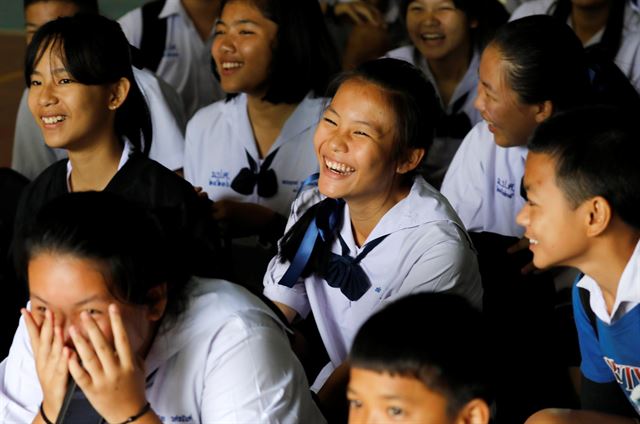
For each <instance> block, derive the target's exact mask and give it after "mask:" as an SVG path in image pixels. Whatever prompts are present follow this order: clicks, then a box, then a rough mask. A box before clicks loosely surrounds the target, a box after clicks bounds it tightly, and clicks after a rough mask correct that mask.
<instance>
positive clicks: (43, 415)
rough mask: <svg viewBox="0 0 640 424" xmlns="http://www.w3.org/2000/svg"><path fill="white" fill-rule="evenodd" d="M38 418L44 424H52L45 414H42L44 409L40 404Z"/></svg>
mask: <svg viewBox="0 0 640 424" xmlns="http://www.w3.org/2000/svg"><path fill="white" fill-rule="evenodd" d="M40 416H41V417H42V419H43V420H44V422H45V423H46V424H53V422H52V421H51V420H50V419H49V417H47V414H45V413H44V408H43V407H42V402H40Z"/></svg>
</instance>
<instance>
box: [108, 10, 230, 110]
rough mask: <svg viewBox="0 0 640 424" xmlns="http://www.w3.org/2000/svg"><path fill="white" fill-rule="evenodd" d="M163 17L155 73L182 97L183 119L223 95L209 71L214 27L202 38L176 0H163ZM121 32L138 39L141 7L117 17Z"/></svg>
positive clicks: (133, 41)
mask: <svg viewBox="0 0 640 424" xmlns="http://www.w3.org/2000/svg"><path fill="white" fill-rule="evenodd" d="M158 17H159V18H166V19H167V37H166V44H165V49H164V53H163V56H162V59H161V60H160V63H159V64H158V69H157V70H156V74H157V75H158V76H159V77H161V78H162V79H164V80H165V81H166V82H167V83H169V84H170V85H171V86H173V87H174V88H175V89H176V91H177V92H178V94H180V96H181V97H182V101H183V103H184V109H185V112H186V116H187V119H189V118H191V117H192V116H193V114H194V113H195V112H196V111H197V110H198V109H200V108H202V107H204V106H207V105H209V104H211V103H213V102H215V101H217V100H220V99H222V98H223V97H224V92H223V91H222V88H221V87H220V83H219V82H218V81H217V80H216V78H215V77H214V76H213V73H212V72H211V44H212V42H213V35H214V32H215V31H214V28H211V33H210V34H209V36H208V37H207V39H206V40H205V41H203V40H202V39H201V38H200V35H199V34H198V31H197V30H196V28H195V26H194V24H193V22H192V21H191V18H190V17H189V15H188V14H187V11H186V10H185V9H184V7H183V6H182V2H181V1H180V0H167V1H166V3H165V5H164V7H163V8H162V10H161V11H160V14H159V15H158ZM118 23H119V24H120V26H121V27H122V31H123V32H124V35H125V36H126V37H127V39H128V40H129V43H131V44H132V45H133V46H135V47H138V48H140V42H141V41H142V32H143V29H142V9H141V8H137V9H134V10H132V11H130V12H128V13H127V14H125V15H124V16H122V17H121V18H120V19H118Z"/></svg>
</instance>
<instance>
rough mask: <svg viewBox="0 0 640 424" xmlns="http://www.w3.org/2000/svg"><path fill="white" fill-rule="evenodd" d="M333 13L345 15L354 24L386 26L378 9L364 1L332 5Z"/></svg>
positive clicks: (338, 15)
mask: <svg viewBox="0 0 640 424" xmlns="http://www.w3.org/2000/svg"><path fill="white" fill-rule="evenodd" d="M333 14H334V15H335V16H336V17H343V16H346V17H348V18H349V19H351V21H353V23H354V24H355V25H373V26H376V27H382V28H384V27H386V23H385V21H384V17H383V16H382V13H381V12H380V10H379V9H378V8H377V7H375V6H374V5H372V4H369V3H367V2H365V1H354V2H350V3H338V4H336V5H335V6H334V7H333Z"/></svg>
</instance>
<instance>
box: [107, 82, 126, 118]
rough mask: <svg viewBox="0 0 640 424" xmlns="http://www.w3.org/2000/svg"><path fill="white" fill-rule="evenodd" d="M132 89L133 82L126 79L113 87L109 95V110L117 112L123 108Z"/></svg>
mask: <svg viewBox="0 0 640 424" xmlns="http://www.w3.org/2000/svg"><path fill="white" fill-rule="evenodd" d="M130 88H131V82H130V81H129V80H128V79H127V78H124V77H122V78H120V79H119V80H118V81H117V82H115V83H113V84H112V85H111V89H110V93H109V110H116V109H118V108H119V107H120V106H122V104H123V103H124V101H125V100H126V99H127V95H128V94H129V89H130Z"/></svg>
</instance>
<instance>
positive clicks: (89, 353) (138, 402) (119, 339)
mask: <svg viewBox="0 0 640 424" xmlns="http://www.w3.org/2000/svg"><path fill="white" fill-rule="evenodd" d="M80 320H81V324H82V327H83V328H84V330H85V332H86V334H87V335H88V340H87V338H85V336H83V335H82V334H81V332H80V329H79V328H78V327H76V326H75V325H74V326H71V327H69V334H70V335H71V339H72V340H73V343H74V345H75V348H76V353H73V354H72V355H71V357H70V358H69V371H70V373H71V376H72V377H73V379H74V380H75V381H76V383H77V384H78V386H79V387H80V388H81V389H82V392H83V393H84V394H85V396H86V397H87V399H88V400H89V402H90V403H91V405H93V407H94V408H95V409H96V411H97V412H98V413H99V414H100V415H101V416H102V417H103V418H104V419H105V420H106V421H107V422H110V423H118V422H124V421H126V420H127V419H128V418H129V417H131V416H134V415H136V414H138V413H139V412H140V411H141V410H142V409H143V407H144V406H145V405H146V403H147V400H146V394H145V373H144V363H143V361H142V360H141V359H140V358H138V357H136V356H135V354H134V352H132V351H131V345H130V343H129V337H128V336H127V332H126V330H125V328H124V324H123V322H122V316H121V315H120V310H119V309H118V307H117V306H116V305H115V304H111V305H109V320H110V322H111V331H112V332H113V341H114V345H115V351H114V347H113V346H111V344H110V343H109V342H108V341H107V340H106V338H105V336H104V334H103V333H102V331H101V330H100V328H99V327H98V324H97V323H96V322H95V320H94V319H93V318H92V317H91V316H90V315H89V314H88V313H87V312H86V311H85V312H82V313H81V314H80ZM151 413H152V412H151Z"/></svg>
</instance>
